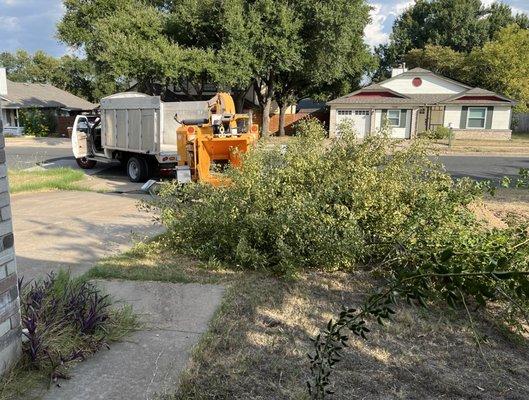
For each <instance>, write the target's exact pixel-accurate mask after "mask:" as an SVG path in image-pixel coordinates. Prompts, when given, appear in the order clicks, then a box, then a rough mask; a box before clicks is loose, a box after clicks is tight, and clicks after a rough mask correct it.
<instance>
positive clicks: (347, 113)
mask: <svg viewBox="0 0 529 400" xmlns="http://www.w3.org/2000/svg"><path fill="white" fill-rule="evenodd" d="M338 115H353V111H352V110H338Z"/></svg>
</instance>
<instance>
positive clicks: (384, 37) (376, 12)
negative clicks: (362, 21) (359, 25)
mask: <svg viewBox="0 0 529 400" xmlns="http://www.w3.org/2000/svg"><path fill="white" fill-rule="evenodd" d="M412 3H413V0H406V1H402V2H400V3H397V4H392V5H389V4H388V5H385V4H379V3H373V4H371V7H372V9H371V13H370V16H371V23H370V24H369V25H367V26H366V29H365V30H364V33H365V36H366V38H365V40H366V43H367V44H368V45H369V46H371V47H375V46H376V45H379V44H381V43H384V42H387V41H388V39H389V32H387V31H386V27H385V26H384V25H385V23H386V21H387V19H388V17H389V16H398V15H400V14H402V13H403V12H404V10H406V8H408V7H409V6H410V5H411V4H412Z"/></svg>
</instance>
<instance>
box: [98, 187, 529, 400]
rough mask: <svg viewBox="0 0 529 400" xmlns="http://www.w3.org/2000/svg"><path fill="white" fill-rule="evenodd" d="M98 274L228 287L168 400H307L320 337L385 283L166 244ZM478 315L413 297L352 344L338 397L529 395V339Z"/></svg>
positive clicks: (339, 373)
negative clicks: (200, 254)
mask: <svg viewBox="0 0 529 400" xmlns="http://www.w3.org/2000/svg"><path fill="white" fill-rule="evenodd" d="M500 196H505V198H507V199H509V200H510V199H511V198H512V196H515V197H516V196H525V194H521V193H515V194H512V193H500ZM502 198H503V197H498V198H495V199H494V200H491V201H492V202H489V200H487V203H486V205H485V206H484V207H489V206H491V204H495V203H494V202H499V201H501V199H502ZM500 209H501V210H504V209H505V207H502V206H498V210H500ZM498 215H500V214H498ZM502 215H503V214H502ZM500 216H501V215H500ZM90 275H91V276H92V277H102V278H125V279H145V280H147V279H149V280H152V279H154V280H163V281H175V282H190V281H195V282H205V283H206V282H207V283H220V284H224V285H226V286H228V288H229V289H228V291H227V294H226V296H225V299H224V302H223V304H222V306H221V308H220V309H219V310H218V312H217V314H216V316H215V318H214V320H213V321H212V323H211V325H210V330H209V332H208V333H207V334H205V335H204V336H203V338H202V339H201V341H200V343H199V345H198V346H197V347H196V348H195V350H194V352H193V355H192V360H191V363H190V365H189V367H188V369H187V371H186V372H185V373H184V375H183V377H182V380H181V383H180V386H179V387H178V388H175V394H174V395H173V396H169V397H166V398H165V400H184V399H185V400H191V399H197V400H198V399H219V400H221V399H226V400H228V399H245V400H246V399H247V400H250V399H263V400H264V399H270V400H272V399H274V400H275V399H307V398H308V396H307V391H306V386H305V382H306V380H307V379H308V377H309V363H308V358H307V356H306V355H307V353H309V352H310V351H311V342H310V338H312V337H314V336H315V335H316V334H317V333H318V331H319V330H320V329H322V328H323V327H324V326H325V324H326V323H327V321H328V320H329V319H330V318H332V317H333V316H334V315H335V314H336V313H337V312H339V311H340V308H341V306H343V305H345V306H355V305H359V304H360V303H361V302H362V300H363V299H364V298H365V296H366V294H368V293H370V291H371V290H372V289H373V288H374V287H376V285H377V282H376V281H375V280H374V279H373V278H372V277H371V274H368V273H367V272H364V271H357V272H356V273H352V274H346V273H332V274H331V273H322V272H312V273H306V274H302V275H301V276H299V277H298V278H297V279H296V280H290V281H289V280H285V279H280V278H276V277H273V276H268V275H263V274H259V273H249V272H248V271H245V272H243V271H233V270H231V269H225V268H223V267H222V266H221V265H218V264H216V263H209V264H204V263H201V262H199V261H196V260H194V259H192V258H189V257H183V256H180V255H174V254H171V253H169V252H168V251H167V250H166V249H165V247H164V246H163V239H162V240H159V241H155V242H153V243H151V244H141V245H139V246H137V247H136V248H135V249H134V250H133V251H131V252H129V253H126V254H124V255H122V256H119V257H115V258H110V259H107V260H104V261H103V262H101V263H100V264H99V265H98V266H96V267H95V268H94V269H93V270H92V271H91V272H90ZM472 316H473V320H474V323H475V328H476V329H475V330H474V329H473V327H472V324H471V323H470V322H469V319H468V318H467V314H466V312H464V311H463V310H461V311H454V310H451V309H448V308H440V307H439V306H434V305H432V306H431V308H430V309H428V310H424V309H420V308H416V307H413V306H409V305H406V304H402V305H401V307H399V309H398V312H397V315H396V317H395V319H394V321H393V322H391V323H390V324H389V325H387V326H385V327H380V326H378V325H376V324H373V326H372V328H373V332H372V334H371V335H370V336H369V340H368V341H363V340H362V339H359V338H356V337H353V338H352V339H351V342H350V344H351V347H350V348H349V349H347V350H346V351H345V357H344V360H343V361H342V363H341V365H340V367H339V368H338V369H337V370H336V372H335V374H334V376H333V381H334V383H335V387H334V389H335V390H336V394H335V395H334V397H333V398H334V399H421V400H422V399H490V400H492V399H520V400H522V399H527V398H528V397H529V346H528V342H527V340H525V339H523V338H520V337H517V336H514V335H513V334H511V333H509V331H508V330H507V329H506V328H504V327H503V326H502V325H501V324H500V323H499V322H498V321H497V319H496V318H495V315H494V312H493V310H481V311H472ZM478 341H479V343H480V346H481V348H482V350H483V354H481V352H480V351H479V347H478V345H477V343H478Z"/></svg>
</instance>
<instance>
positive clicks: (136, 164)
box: [127, 157, 149, 182]
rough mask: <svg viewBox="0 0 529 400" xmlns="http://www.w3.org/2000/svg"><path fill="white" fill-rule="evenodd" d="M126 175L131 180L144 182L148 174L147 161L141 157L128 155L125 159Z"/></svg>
mask: <svg viewBox="0 0 529 400" xmlns="http://www.w3.org/2000/svg"><path fill="white" fill-rule="evenodd" d="M127 175H128V177H129V179H130V181H131V182H145V181H146V180H147V176H148V175H149V168H148V166H147V161H145V160H144V159H143V158H138V157H130V158H129V160H128V161H127Z"/></svg>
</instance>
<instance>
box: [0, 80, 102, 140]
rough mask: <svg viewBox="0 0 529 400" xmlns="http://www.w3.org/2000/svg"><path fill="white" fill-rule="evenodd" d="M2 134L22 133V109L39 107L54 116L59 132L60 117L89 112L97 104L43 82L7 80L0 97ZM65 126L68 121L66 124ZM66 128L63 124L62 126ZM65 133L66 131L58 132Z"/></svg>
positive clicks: (60, 127)
mask: <svg viewBox="0 0 529 400" xmlns="http://www.w3.org/2000/svg"><path fill="white" fill-rule="evenodd" d="M0 102H1V107H0V109H1V115H0V117H1V118H2V121H3V123H4V133H7V134H11V135H21V134H22V133H24V127H23V126H21V124H20V118H19V113H20V111H21V110H24V109H31V108H38V109H40V110H42V111H44V112H47V113H51V114H52V115H53V116H54V117H56V118H57V122H58V124H57V129H58V130H59V131H60V130H61V129H62V128H63V127H62V126H61V125H62V124H61V123H60V122H61V118H62V117H70V118H64V120H68V121H69V119H71V118H72V117H74V116H75V115H77V114H79V113H81V112H82V111H91V110H93V109H94V108H96V107H97V104H93V103H90V102H89V101H86V100H85V99H82V98H80V97H77V96H75V95H73V94H71V93H69V92H66V91H64V90H62V89H59V88H57V87H55V86H52V85H49V84H44V83H23V82H12V81H10V80H7V95H3V96H1V97H0ZM65 125H67V124H65ZM64 128H66V127H64ZM59 133H65V132H59Z"/></svg>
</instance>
